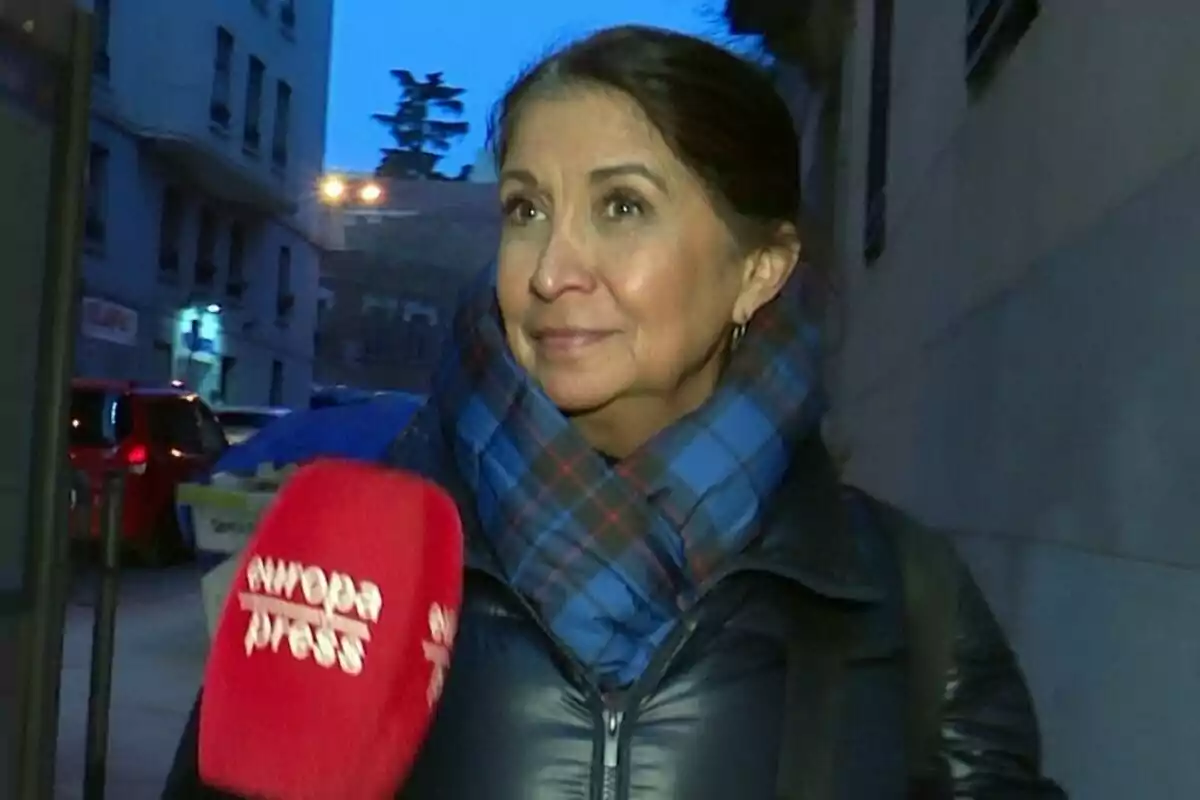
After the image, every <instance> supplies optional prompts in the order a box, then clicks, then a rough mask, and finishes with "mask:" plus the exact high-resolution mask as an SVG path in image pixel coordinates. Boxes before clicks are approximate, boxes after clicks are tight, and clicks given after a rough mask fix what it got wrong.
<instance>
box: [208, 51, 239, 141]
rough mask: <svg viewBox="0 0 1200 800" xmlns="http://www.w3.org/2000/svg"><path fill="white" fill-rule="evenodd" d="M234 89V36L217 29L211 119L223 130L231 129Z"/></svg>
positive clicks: (210, 106) (210, 105) (210, 108)
mask: <svg viewBox="0 0 1200 800" xmlns="http://www.w3.org/2000/svg"><path fill="white" fill-rule="evenodd" d="M232 88H233V34H232V33H230V32H229V30H228V29H227V28H217V53H216V56H215V58H214V59H213V87H212V102H211V103H210V104H209V112H208V114H209V118H210V119H211V120H212V121H213V123H214V124H216V125H219V126H220V127H222V128H226V127H229V118H230V113H229V95H230V92H231V91H232Z"/></svg>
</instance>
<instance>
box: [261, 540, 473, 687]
mask: <svg viewBox="0 0 1200 800" xmlns="http://www.w3.org/2000/svg"><path fill="white" fill-rule="evenodd" d="M246 583H247V591H244V592H241V593H240V594H239V595H238V600H239V604H240V606H241V608H242V610H243V611H249V612H250V623H249V625H248V626H247V628H246V637H245V644H246V655H247V656H249V655H251V654H252V653H254V652H255V651H259V650H270V651H271V652H274V653H277V652H279V650H280V648H281V647H284V646H285V644H286V647H287V652H290V653H291V655H292V657H294V658H296V659H298V660H300V661H305V660H308V659H312V660H313V661H315V662H316V663H317V664H318V665H320V666H322V667H326V668H332V667H334V666H337V667H338V668H340V669H341V671H342V672H344V673H345V674H347V675H358V674H361V673H362V671H363V667H364V665H365V659H366V643H367V642H369V641H370V640H371V626H372V625H373V624H374V623H376V622H378V621H379V615H380V613H381V612H382V611H383V595H382V594H381V593H380V591H379V586H378V585H376V584H375V583H372V582H371V581H366V580H355V579H354V578H353V577H351V576H350V575H347V574H346V573H343V572H326V571H325V570H323V569H321V568H320V567H317V566H312V565H305V564H301V563H300V562H297V561H283V560H281V559H274V558H270V557H263V556H257V555H256V556H254V557H253V558H251V559H250V563H249V564H247V565H246ZM431 630H432V628H431ZM451 636H453V633H451Z"/></svg>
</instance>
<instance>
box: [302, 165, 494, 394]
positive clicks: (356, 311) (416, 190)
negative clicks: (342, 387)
mask: <svg viewBox="0 0 1200 800" xmlns="http://www.w3.org/2000/svg"><path fill="white" fill-rule="evenodd" d="M338 180H339V181H340V183H339V184H338V186H339V187H341V189H340V191H341V192H342V193H343V194H342V195H341V196H339V199H338V200H337V201H336V202H333V203H332V204H331V205H330V207H329V225H330V231H329V236H328V240H329V242H330V249H329V250H328V251H327V253H326V256H325V260H324V263H323V265H322V269H321V288H322V293H323V294H322V299H321V301H320V308H321V311H320V323H319V332H318V344H317V364H316V380H317V382H318V383H321V384H333V385H336V384H346V385H350V386H355V387H358V388H363V389H399V390H404V391H410V392H423V391H425V390H426V389H427V388H428V385H429V379H430V377H431V375H432V372H433V369H434V367H435V366H436V364H437V360H438V357H439V354H440V350H441V344H442V341H443V339H444V336H445V333H446V330H447V327H448V325H449V323H450V320H451V316H452V314H453V310H454V305H455V301H456V299H457V297H458V293H459V291H460V289H461V287H462V285H463V284H464V282H466V281H467V280H468V279H470V277H472V276H473V275H475V274H477V273H478V272H479V270H481V269H482V268H483V267H485V266H486V265H487V264H488V263H489V262H490V261H491V260H492V259H493V258H494V257H495V253H496V247H497V245H498V243H499V237H500V211H499V203H498V201H497V199H496V186H495V184H494V183H492V184H487V183H476V182H473V181H380V180H377V179H375V178H374V177H373V176H370V175H361V174H350V175H343V176H341V177H340V178H339V179H338ZM364 194H365V196H366V197H367V198H368V199H367V200H363V199H362V198H363V195H364Z"/></svg>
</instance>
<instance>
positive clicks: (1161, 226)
mask: <svg viewBox="0 0 1200 800" xmlns="http://www.w3.org/2000/svg"><path fill="white" fill-rule="evenodd" d="M871 5H872V4H871V3H870V2H865V0H859V2H858V20H857V28H856V31H855V38H854V41H853V44H852V47H851V53H850V54H849V56H848V60H849V63H848V69H849V76H850V77H849V80H848V81H847V87H848V88H847V95H846V96H845V97H844V112H843V126H842V128H843V130H842V141H843V143H844V145H845V149H844V153H845V158H844V159H843V161H842V175H841V178H840V186H841V194H842V196H841V198H840V205H841V210H842V215H841V216H842V225H841V226H840V230H839V250H840V251H841V254H842V262H843V264H844V265H845V270H846V276H845V282H846V286H845V306H846V307H845V312H846V316H847V319H848V322H847V326H846V332H847V337H846V339H845V341H844V344H843V346H842V347H841V349H840V352H839V353H838V365H837V366H838V369H837V371H836V375H837V376H838V378H837V385H836V387H835V390H836V397H837V403H838V408H839V420H838V421H839V428H840V430H842V431H844V432H845V434H846V435H847V436H848V437H849V444H850V447H851V452H852V458H851V464H850V472H851V476H852V477H854V478H855V479H857V480H858V481H859V482H860V483H862V484H863V485H866V486H868V487H870V488H873V489H875V490H877V491H879V492H880V493H881V494H883V495H884V496H887V497H889V498H891V499H894V500H897V501H900V502H901V503H903V504H905V505H907V506H908V507H910V508H912V509H914V510H916V511H918V512H920V513H922V514H923V515H925V516H926V517H928V518H929V519H930V520H931V521H933V522H936V523H940V524H945V525H951V526H957V527H959V528H961V529H964V530H965V531H967V532H968V533H967V534H965V535H964V537H963V540H962V548H963V551H964V552H965V553H966V554H967V555H968V557H969V558H970V560H971V562H972V563H973V565H974V567H975V569H976V572H977V574H978V576H979V578H980V580H981V582H982V583H983V584H984V585H985V587H986V589H987V590H988V592H989V594H990V596H991V597H992V600H993V602H994V603H995V604H996V607H997V610H998V612H999V613H1000V615H1001V616H1002V617H1003V619H1004V621H1005V623H1006V625H1007V627H1008V629H1009V631H1010V634H1011V636H1012V637H1013V640H1014V643H1015V644H1016V646H1017V649H1018V650H1019V651H1020V654H1021V656H1022V658H1023V661H1024V663H1025V665H1026V667H1027V670H1028V672H1029V676H1030V680H1031V683H1032V686H1033V689H1034V692H1035V695H1036V699H1037V702H1038V705H1039V707H1040V710H1041V713H1042V718H1043V730H1044V735H1045V750H1046V754H1047V757H1048V764H1049V769H1050V771H1051V772H1052V773H1053V774H1054V775H1056V776H1058V777H1060V778H1061V779H1062V780H1063V781H1064V782H1065V783H1066V785H1067V787H1068V788H1069V789H1070V790H1071V792H1072V794H1073V796H1075V797H1080V798H1087V800H1128V798H1133V797H1149V796H1154V797H1163V798H1168V797H1169V798H1176V797H1178V798H1184V797H1196V796H1200V760H1198V759H1196V758H1195V756H1194V753H1193V750H1194V748H1195V745H1196V743H1197V742H1200V714H1198V713H1197V711H1196V709H1197V708H1198V707H1200V626H1198V625H1197V623H1196V622H1195V620H1194V619H1193V610H1194V609H1195V608H1196V607H1197V605H1198V604H1200V533H1198V531H1200V493H1198V492H1197V491H1196V486H1197V482H1198V481H1200V414H1198V413H1197V412H1198V411H1200V370H1198V369H1197V364H1198V363H1200V313H1198V312H1200V270H1198V269H1197V264H1198V260H1200V102H1198V101H1200V82H1198V81H1197V80H1196V75H1197V74H1200V14H1197V13H1196V7H1195V5H1194V3H1191V2H1189V0H1145V2H1141V3H1129V2H1121V1H1120V0H1057V1H1056V2H1053V3H1050V2H1046V3H1043V5H1042V11H1041V14H1040V16H1039V17H1038V18H1037V19H1036V20H1035V21H1034V23H1033V25H1032V27H1031V28H1030V29H1029V30H1028V32H1027V33H1026V34H1025V36H1024V37H1023V38H1022V40H1021V41H1020V42H1019V43H1018V44H1017V46H1016V48H1015V50H1014V51H1013V52H1012V53H1011V55H1010V56H1009V57H1008V59H1007V60H1006V62H1005V63H1003V64H1002V66H1001V67H1000V69H999V72H998V74H997V75H996V77H995V79H994V81H993V82H992V84H991V85H990V86H988V87H987V88H986V90H985V91H983V92H981V93H980V94H979V95H978V96H975V97H972V96H969V93H968V91H967V87H966V83H965V81H964V72H963V31H964V25H965V6H966V4H965V3H963V2H961V0H927V1H926V2H923V3H912V4H909V3H899V2H897V3H896V23H895V28H894V61H893V82H892V91H893V95H892V97H893V99H892V107H891V143H890V152H889V182H888V194H889V209H888V212H889V214H888V244H887V248H886V250H885V252H884V253H883V255H882V257H881V258H880V259H879V260H878V261H877V262H876V263H875V264H874V265H873V266H870V267H866V266H864V265H863V264H862V259H861V255H860V254H861V252H862V244H861V231H862V228H863V224H862V223H863V207H864V205H865V197H864V191H865V189H864V181H865V173H866V152H867V148H866V136H867V121H866V120H867V97H868V80H869V75H870V70H869V65H870V57H869V53H870V50H869V48H870V31H871V23H872V20H871V13H870V12H871Z"/></svg>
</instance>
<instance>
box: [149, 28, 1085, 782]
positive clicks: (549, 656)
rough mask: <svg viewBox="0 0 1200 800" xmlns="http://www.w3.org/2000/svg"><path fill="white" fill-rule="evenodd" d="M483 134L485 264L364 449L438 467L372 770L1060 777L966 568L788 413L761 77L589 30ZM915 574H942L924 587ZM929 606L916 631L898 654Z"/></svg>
mask: <svg viewBox="0 0 1200 800" xmlns="http://www.w3.org/2000/svg"><path fill="white" fill-rule="evenodd" d="M493 140H494V145H495V151H496V157H497V164H498V165H499V168H500V178H499V191H500V202H501V204H502V207H503V210H504V215H505V224H504V230H503V235H502V240H501V244H500V250H499V256H498V259H497V264H496V266H495V268H494V269H493V270H491V271H489V272H488V273H486V274H485V275H484V276H482V278H481V280H480V282H479V284H478V285H477V286H475V287H473V288H472V290H471V291H469V292H468V293H467V296H466V298H465V300H464V302H463V304H462V306H461V308H460V310H459V312H458V314H457V317H456V320H455V323H454V330H453V336H452V340H451V348H450V354H449V355H448V357H447V358H446V360H445V361H444V368H443V369H442V371H441V373H440V374H439V376H438V378H437V380H436V382H435V388H434V391H433V395H432V398H433V399H432V400H431V401H430V403H429V404H428V405H427V406H426V407H425V409H424V410H423V411H422V412H421V414H420V415H419V416H418V418H417V420H416V422H415V423H414V424H413V426H412V427H411V428H410V429H409V431H408V432H407V433H406V435H405V436H404V437H402V438H401V440H400V441H399V442H398V443H397V446H396V448H395V463H396V464H397V465H398V466H400V467H403V468H406V469H413V470H417V471H420V472H422V473H424V474H426V475H428V476H429V477H431V478H432V479H434V480H436V481H438V482H439V483H441V484H442V485H444V486H447V487H448V488H449V489H450V490H451V492H452V493H453V494H455V496H456V498H457V499H458V501H459V505H460V507H461V511H462V513H463V516H464V520H465V523H466V529H467V535H468V549H469V551H470V555H469V565H468V571H467V576H466V584H465V587H466V588H465V599H464V606H463V612H462V616H461V622H460V629H459V638H458V643H457V648H456V651H455V655H454V661H453V664H452V667H451V671H450V675H449V678H448V681H447V684H446V688H445V693H444V695H443V697H442V701H441V704H440V707H439V710H438V714H437V717H436V720H435V723H434V726H433V729H432V732H431V734H430V736H429V738H428V740H427V742H426V744H425V747H424V749H423V750H422V753H421V755H420V756H419V757H418V761H417V764H416V766H415V768H414V771H413V773H412V775H411V776H410V778H409V780H408V781H407V783H406V785H405V786H404V787H403V789H402V790H401V793H400V795H399V796H402V797H404V798H410V800H432V799H433V798H439V799H440V800H468V799H470V800H568V798H570V799H571V800H574V799H575V798H581V799H582V798H591V799H594V800H608V799H609V798H611V799H612V800H623V799H624V798H629V800H659V799H660V798H661V799H662V800H666V798H677V799H679V800H710V799H711V800H718V799H719V800H727V799H730V798H742V799H743V800H768V798H777V797H795V798H814V799H817V798H820V799H821V800H835V799H837V800H889V799H891V798H896V799H899V798H904V797H910V796H912V797H915V796H921V797H946V798H949V797H956V798H1001V797H1002V798H1059V797H1062V794H1061V792H1060V791H1059V790H1058V789H1057V788H1056V787H1055V786H1054V785H1053V784H1052V783H1051V782H1049V781H1047V780H1045V779H1044V778H1042V777H1041V775H1040V771H1039V770H1040V768H1039V753H1038V748H1039V744H1038V736H1037V726H1036V722H1035V719H1034V715H1033V711H1032V708H1031V704H1030V701H1029V697H1028V693H1027V691H1026V688H1025V685H1024V682H1023V679H1022V676H1021V673H1020V671H1019V668H1018V666H1017V664H1016V662H1015V659H1014V657H1013V654H1012V652H1011V650H1010V649H1009V647H1008V645H1007V644H1006V642H1005V640H1004V638H1003V635H1002V633H1001V631H1000V629H999V628H998V626H997V625H996V623H995V621H994V620H993V618H992V616H991V614H990V612H989V611H988V609H987V606H986V605H985V603H984V601H983V600H982V598H981V596H980V594H979V592H978V590H977V589H976V587H975V585H974V584H973V582H972V581H971V579H970V577H969V576H968V575H967V573H966V571H965V569H963V567H962V566H961V564H959V563H958V562H957V561H953V562H952V563H951V565H950V567H949V569H941V570H939V569H937V568H935V564H934V563H933V561H934V560H935V556H934V555H933V554H935V553H944V552H945V549H944V548H942V549H938V548H934V547H930V546H928V545H925V550H924V551H923V552H926V553H928V554H931V557H930V562H929V563H928V564H923V563H917V564H915V566H911V565H910V567H908V568H902V562H903V561H904V555H903V554H904V553H906V552H908V553H911V552H916V551H914V550H913V549H912V546H911V545H910V544H905V542H904V541H902V540H903V539H904V536H906V535H910V534H904V533H903V530H904V529H905V524H896V523H895V521H894V520H895V519H898V517H896V515H895V514H894V513H893V512H890V511H888V510H887V509H885V508H883V507H882V506H880V505H879V504H877V503H875V502H874V501H871V500H869V499H868V498H865V497H864V496H863V495H860V494H857V493H853V492H849V491H847V490H844V489H843V488H842V487H840V486H839V484H838V481H837V477H836V471H835V470H834V468H833V466H832V464H831V462H830V459H829V456H828V454H827V453H826V450H825V448H824V447H823V445H822V443H821V440H820V436H819V433H818V426H819V423H820V419H821V413H822V408H823V407H822V402H821V397H820V392H819V388H818V385H817V374H818V372H817V364H816V358H815V355H816V351H817V346H816V343H815V341H814V338H813V336H812V334H811V331H810V330H809V328H808V327H807V326H806V324H805V321H804V318H803V315H802V313H801V312H800V310H799V305H798V303H797V302H796V297H795V292H793V291H790V290H789V289H788V287H789V285H790V284H793V283H795V282H796V280H797V278H796V276H795V275H794V274H793V273H794V272H795V269H796V264H797V260H798V257H799V254H800V242H799V240H798V237H797V233H796V228H795V225H794V220H795V219H796V217H797V214H798V211H799V205H800V197H799V190H798V187H797V179H796V176H797V174H798V168H797V143H796V136H795V133H794V129H793V125H792V121H791V119H790V117H789V115H788V112H787V110H786V108H785V106H784V104H783V102H782V101H781V100H780V98H779V97H778V96H777V95H776V93H775V92H774V90H773V88H772V86H771V84H770V82H769V81H768V80H767V79H766V78H765V77H763V76H762V75H760V74H759V72H758V71H757V70H756V69H755V68H754V67H752V66H750V65H748V64H746V63H744V62H743V61H741V60H739V59H738V58H736V57H735V56H733V55H731V54H729V53H727V52H725V51H723V50H721V49H720V48H718V47H716V46H713V45H711V44H708V43H705V42H703V41H700V40H697V39H693V38H690V37H687V36H683V35H679V34H674V33H668V32H665V31H659V30H652V29H646V28H636V27H627V28H619V29H613V30H608V31H603V32H600V33H597V34H595V35H593V36H591V37H589V38H587V39H585V40H583V41H581V42H579V43H577V44H574V45H572V46H570V47H568V48H567V49H565V50H563V51H561V52H559V53H558V54H556V55H554V56H552V57H550V58H548V59H546V60H545V61H543V62H542V63H541V64H539V65H538V66H536V67H535V68H534V69H533V70H532V71H530V72H529V73H528V74H526V75H525V76H524V77H523V78H522V79H521V80H520V81H519V82H518V83H517V84H516V85H515V86H514V88H513V89H512V90H511V91H510V92H509V93H508V95H507V96H506V97H505V98H504V100H503V101H502V103H501V105H500V108H499V111H498V118H497V126H496V128H495V131H494V136H493ZM905 578H907V579H908V580H909V582H908V583H906V582H905ZM921 582H924V583H925V584H929V585H930V587H931V588H930V592H928V593H927V597H934V598H937V597H940V598H943V599H944V601H945V602H941V603H940V604H937V603H935V604H930V603H929V602H928V600H926V601H925V602H926V606H925V608H926V609H927V610H931V611H929V613H927V614H924V615H919V614H914V609H915V608H917V606H916V605H915V601H912V600H911V597H912V596H913V594H914V593H913V591H912V586H913V585H916V584H918V583H921ZM951 584H953V585H951ZM938 616H944V618H945V620H944V621H945V624H946V629H945V631H944V632H943V636H942V638H943V639H944V643H945V645H946V653H945V661H944V662H939V661H938V660H937V658H933V659H927V660H925V661H921V660H920V659H914V658H913V657H912V656H913V653H930V652H934V651H936V650H937V646H938V639H939V637H938V636H937V635H935V634H936V631H934V626H935V620H934V619H933V618H934V617H938ZM930 642H932V644H930ZM914 664H917V665H918V666H917V667H915V668H914V666H913V665H914ZM921 664H923V665H924V666H919V665H921ZM939 664H940V666H935V665H939ZM924 685H931V686H932V687H933V691H931V692H922V691H921V687H922V686H924ZM914 698H916V699H917V700H918V701H919V702H916V703H914ZM921 720H924V722H922V721H921ZM927 724H928V725H929V726H930V727H929V728H928V732H929V733H930V736H929V742H928V744H929V748H928V752H927V753H926V750H925V743H924V742H922V741H916V738H917V737H922V738H923V734H922V733H921V731H922V730H926V728H924V727H923V726H924V725H927ZM185 738H186V737H185ZM189 749H190V748H189V747H187V746H185V747H182V748H181V758H180V762H179V764H177V765H176V770H175V775H174V777H173V781H174V786H175V787H177V789H176V794H175V796H187V787H192V788H195V777H194V774H195V771H194V753H190V752H188V751H189ZM168 796H171V792H170V791H169V792H168Z"/></svg>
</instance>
